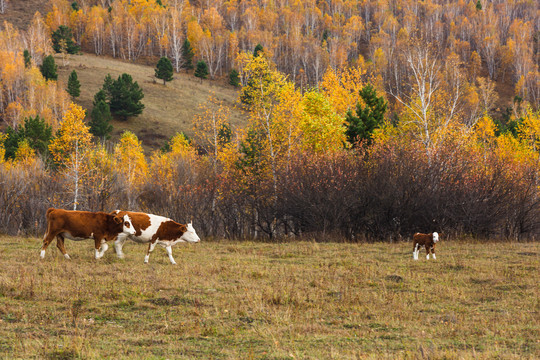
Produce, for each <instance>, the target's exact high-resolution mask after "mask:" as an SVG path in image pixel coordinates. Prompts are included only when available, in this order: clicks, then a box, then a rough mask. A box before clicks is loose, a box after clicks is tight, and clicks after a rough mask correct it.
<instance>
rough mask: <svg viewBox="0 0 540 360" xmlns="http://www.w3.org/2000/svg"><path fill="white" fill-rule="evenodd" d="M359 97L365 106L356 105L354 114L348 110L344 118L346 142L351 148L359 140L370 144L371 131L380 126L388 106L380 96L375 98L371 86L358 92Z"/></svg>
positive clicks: (375, 93)
mask: <svg viewBox="0 0 540 360" xmlns="http://www.w3.org/2000/svg"><path fill="white" fill-rule="evenodd" d="M360 97H361V98H362V100H363V101H364V103H365V106H364V107H363V106H362V105H361V104H360V103H358V104H356V114H353V112H352V111H351V110H349V111H348V112H347V115H346V117H345V122H346V126H347V130H346V131H345V135H346V136H347V141H348V142H349V143H351V144H352V145H353V146H354V145H355V144H356V143H357V142H358V141H361V140H366V141H367V143H366V144H367V145H370V144H371V136H372V134H373V131H374V130H375V129H376V128H378V127H379V126H380V125H381V124H382V122H383V120H384V113H385V112H386V107H387V105H388V103H387V102H386V101H385V100H384V98H383V97H382V96H381V97H379V96H377V92H376V91H375V89H374V88H373V86H372V85H371V84H367V85H366V86H364V87H363V88H362V90H360Z"/></svg>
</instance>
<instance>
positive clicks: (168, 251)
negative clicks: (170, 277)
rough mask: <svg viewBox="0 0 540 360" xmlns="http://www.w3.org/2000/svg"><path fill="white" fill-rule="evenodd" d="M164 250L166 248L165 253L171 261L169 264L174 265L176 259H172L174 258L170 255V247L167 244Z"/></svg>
mask: <svg viewBox="0 0 540 360" xmlns="http://www.w3.org/2000/svg"><path fill="white" fill-rule="evenodd" d="M165 250H167V255H169V260H170V261H171V264H173V265H176V261H174V258H173V256H172V247H171V246H170V245H169V246H167V247H165Z"/></svg>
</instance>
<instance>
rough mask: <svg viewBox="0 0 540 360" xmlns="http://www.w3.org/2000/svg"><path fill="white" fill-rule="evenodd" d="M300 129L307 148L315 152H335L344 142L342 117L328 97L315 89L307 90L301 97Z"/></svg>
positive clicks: (341, 147)
mask: <svg viewBox="0 0 540 360" xmlns="http://www.w3.org/2000/svg"><path fill="white" fill-rule="evenodd" d="M302 105H303V114H302V120H301V125H300V127H301V129H302V132H303V136H304V144H305V146H306V148H307V149H309V150H311V151H314V152H316V153H335V152H337V151H339V150H341V149H343V144H344V143H345V140H346V138H345V126H344V125H343V122H344V119H343V117H341V116H339V115H338V114H337V113H336V112H335V111H334V109H333V108H332V106H331V105H330V103H329V102H328V99H327V98H326V97H325V96H324V95H323V94H321V93H319V92H316V91H311V92H307V93H305V94H304V98H303V99H302Z"/></svg>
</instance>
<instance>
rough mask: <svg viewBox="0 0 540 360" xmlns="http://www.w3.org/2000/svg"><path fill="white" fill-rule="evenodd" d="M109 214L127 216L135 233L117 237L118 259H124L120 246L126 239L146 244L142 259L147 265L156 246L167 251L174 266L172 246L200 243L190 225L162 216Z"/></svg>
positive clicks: (115, 244)
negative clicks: (180, 243)
mask: <svg viewBox="0 0 540 360" xmlns="http://www.w3.org/2000/svg"><path fill="white" fill-rule="evenodd" d="M111 214H116V215H120V216H124V215H129V217H130V219H131V221H132V222H133V226H134V227H135V231H136V232H135V234H134V235H127V234H119V235H118V239H117V240H116V241H115V242H114V247H115V249H116V255H117V256H118V257H119V258H123V257H124V253H123V252H122V246H123V245H124V242H125V241H126V239H127V238H128V237H129V238H130V239H131V240H133V241H135V242H138V243H147V244H148V251H147V252H146V256H145V257H144V262H145V263H148V259H149V258H150V253H151V252H152V251H154V248H155V247H156V244H159V245H161V246H163V247H164V248H165V250H167V254H168V255H169V260H170V262H171V264H173V265H176V261H174V258H173V256H172V246H173V245H175V244H177V243H179V242H190V243H196V242H199V241H201V239H200V238H199V236H198V235H197V233H196V232H195V229H194V228H193V225H192V224H191V223H189V224H179V223H177V222H176V221H173V220H171V219H169V218H166V217H163V216H159V215H153V214H146V213H141V212H132V211H120V210H116V211H113V212H112V213H111Z"/></svg>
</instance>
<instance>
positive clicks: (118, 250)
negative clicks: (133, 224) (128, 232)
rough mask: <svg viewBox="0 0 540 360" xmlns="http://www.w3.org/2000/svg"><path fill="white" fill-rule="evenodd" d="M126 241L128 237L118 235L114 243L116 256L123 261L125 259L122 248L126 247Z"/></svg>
mask: <svg viewBox="0 0 540 360" xmlns="http://www.w3.org/2000/svg"><path fill="white" fill-rule="evenodd" d="M126 240H127V236H122V235H118V238H117V239H116V241H115V242H114V250H115V251H116V256H118V257H119V258H120V259H123V258H124V257H125V255H124V252H123V251H122V248H123V247H124V243H125V242H126Z"/></svg>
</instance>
